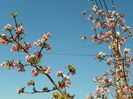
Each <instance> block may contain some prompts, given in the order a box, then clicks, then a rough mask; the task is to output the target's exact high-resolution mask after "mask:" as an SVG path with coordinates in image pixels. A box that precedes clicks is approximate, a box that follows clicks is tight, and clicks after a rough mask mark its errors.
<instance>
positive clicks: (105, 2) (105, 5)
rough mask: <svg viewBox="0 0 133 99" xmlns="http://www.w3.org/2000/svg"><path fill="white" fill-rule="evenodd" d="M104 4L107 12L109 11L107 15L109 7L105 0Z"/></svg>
mask: <svg viewBox="0 0 133 99" xmlns="http://www.w3.org/2000/svg"><path fill="white" fill-rule="evenodd" d="M103 3H104V6H105V8H106V11H107V13H108V7H107V5H106V2H105V0H103Z"/></svg>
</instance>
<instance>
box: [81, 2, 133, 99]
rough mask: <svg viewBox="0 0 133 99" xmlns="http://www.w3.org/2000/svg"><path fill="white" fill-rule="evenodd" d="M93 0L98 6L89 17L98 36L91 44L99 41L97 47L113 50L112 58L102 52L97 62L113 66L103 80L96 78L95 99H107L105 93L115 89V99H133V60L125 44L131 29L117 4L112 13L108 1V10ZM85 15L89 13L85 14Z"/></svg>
mask: <svg viewBox="0 0 133 99" xmlns="http://www.w3.org/2000/svg"><path fill="white" fill-rule="evenodd" d="M90 1H91V2H93V4H94V3H95V4H94V5H93V7H92V11H91V12H92V13H91V15H89V17H88V18H87V20H89V21H91V22H92V23H93V24H94V25H93V27H92V29H93V30H94V32H95V34H94V35H93V36H92V41H93V42H98V44H102V43H106V44H108V47H109V50H110V51H111V54H110V55H107V54H106V53H104V52H99V53H98V54H97V55H96V59H97V60H98V61H105V62H106V64H107V65H109V66H111V68H112V67H113V70H107V71H106V72H105V73H104V75H103V76H102V77H97V78H96V79H95V81H96V82H97V83H99V84H100V86H98V87H97V89H96V94H95V98H96V99H99V98H102V99H107V95H106V94H108V93H109V90H110V87H114V89H115V90H114V91H115V92H116V93H115V96H114V97H115V98H116V99H132V98H133V93H132V90H130V87H131V85H130V84H129V72H130V68H129V67H130V66H131V63H132V62H133V58H132V57H131V56H130V54H131V53H130V49H129V48H125V42H126V41H127V39H128V38H129V37H131V36H132V30H131V28H130V27H129V26H127V25H126V20H125V15H124V13H123V12H120V13H118V12H116V10H115V7H114V3H112V4H113V6H112V10H110V11H109V10H108V8H107V5H106V2H105V1H103V2H104V3H103V4H104V5H105V9H104V7H102V2H101V1H100V0H99V1H97V0H90ZM112 1H113V0H112ZM105 10H106V11H107V12H106V11H105ZM82 14H83V15H86V14H87V11H83V13H82ZM107 56H108V57H107ZM107 75H110V77H109V78H111V79H112V80H109V78H107ZM123 90H124V91H123ZM105 93H106V94H105ZM114 97H113V98H114ZM87 99H93V96H92V95H90V96H89V97H87Z"/></svg>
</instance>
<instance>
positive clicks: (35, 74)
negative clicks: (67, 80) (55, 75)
mask: <svg viewBox="0 0 133 99" xmlns="http://www.w3.org/2000/svg"><path fill="white" fill-rule="evenodd" d="M39 73H43V74H50V73H51V68H50V67H46V68H43V69H41V70H39V69H37V68H34V69H33V70H32V75H33V76H34V77H35V76H37V75H38V74H39Z"/></svg>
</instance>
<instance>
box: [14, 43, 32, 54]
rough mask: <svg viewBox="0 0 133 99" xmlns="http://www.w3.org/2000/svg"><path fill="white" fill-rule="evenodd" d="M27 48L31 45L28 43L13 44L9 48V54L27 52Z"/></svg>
mask: <svg viewBox="0 0 133 99" xmlns="http://www.w3.org/2000/svg"><path fill="white" fill-rule="evenodd" d="M29 48H31V44H29V43H24V44H21V45H20V44H15V45H13V46H12V48H11V52H21V51H24V49H25V50H26V51H28V50H29Z"/></svg>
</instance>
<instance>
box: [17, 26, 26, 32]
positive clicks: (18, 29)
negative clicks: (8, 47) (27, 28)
mask: <svg viewBox="0 0 133 99" xmlns="http://www.w3.org/2000/svg"><path fill="white" fill-rule="evenodd" d="M16 33H17V34H21V33H24V27H23V26H22V25H17V27H16Z"/></svg>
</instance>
